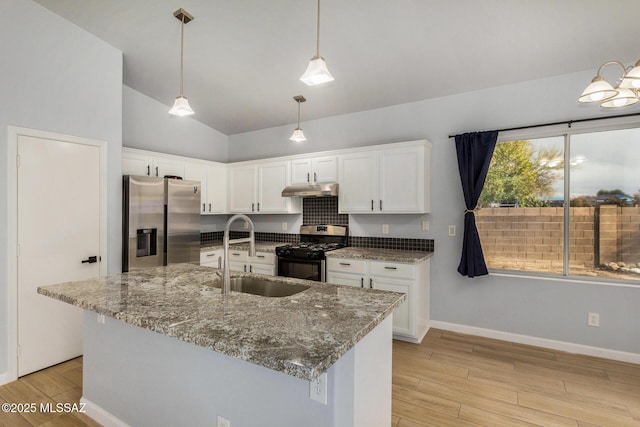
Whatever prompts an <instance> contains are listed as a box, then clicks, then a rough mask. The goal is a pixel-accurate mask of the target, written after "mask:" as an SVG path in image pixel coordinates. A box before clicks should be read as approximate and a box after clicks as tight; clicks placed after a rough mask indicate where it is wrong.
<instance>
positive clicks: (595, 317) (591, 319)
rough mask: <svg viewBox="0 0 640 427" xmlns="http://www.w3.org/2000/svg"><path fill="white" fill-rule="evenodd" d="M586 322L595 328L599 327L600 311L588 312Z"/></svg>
mask: <svg viewBox="0 0 640 427" xmlns="http://www.w3.org/2000/svg"><path fill="white" fill-rule="evenodd" d="M587 323H588V325H589V326H593V327H595V328H598V327H600V313H589V315H588V318H587Z"/></svg>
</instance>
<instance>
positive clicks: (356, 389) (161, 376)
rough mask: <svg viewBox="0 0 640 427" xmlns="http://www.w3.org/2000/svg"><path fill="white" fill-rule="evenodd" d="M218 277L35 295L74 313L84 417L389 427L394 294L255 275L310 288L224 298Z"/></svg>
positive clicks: (143, 274)
mask: <svg viewBox="0 0 640 427" xmlns="http://www.w3.org/2000/svg"><path fill="white" fill-rule="evenodd" d="M234 276H238V277H239V276H255V275H251V274H248V273H238V274H234ZM218 278H219V271H218V270H216V269H211V268H207V267H199V266H193V265H187V264H179V265H173V266H169V267H158V268H153V269H148V270H143V271H139V272H132V273H127V274H122V275H114V276H110V277H106V278H96V279H91V280H86V281H81V282H73V283H65V284H59V285H51V286H43V287H41V288H39V292H40V293H41V294H44V295H47V296H49V297H52V298H55V299H58V300H61V301H64V302H67V303H69V304H72V305H75V306H78V307H80V308H83V309H85V314H84V377H83V400H84V401H85V402H86V403H87V407H88V408H89V410H90V412H89V415H92V416H93V417H94V418H96V419H97V420H98V421H100V422H102V423H105V424H113V425H119V424H120V425H123V424H129V425H216V418H217V416H222V417H225V418H227V419H229V420H230V421H231V422H232V424H231V425H232V426H233V427H239V426H254V425H259V426H298V425H304V426H359V425H367V426H375V425H381V426H382V425H384V426H388V425H389V423H390V419H391V418H390V417H391V344H392V341H391V335H392V332H391V316H390V315H391V313H392V312H393V310H394V308H395V307H397V306H398V305H399V304H400V303H401V302H402V301H403V300H404V298H405V296H404V295H403V294H398V293H390V292H384V291H375V292H371V291H364V290H361V289H357V288H351V287H346V286H336V285H330V284H325V283H317V282H308V281H304V280H298V279H290V278H282V277H274V278H266V277H262V278H263V279H268V280H275V281H281V282H287V283H297V284H303V285H306V286H309V288H308V289H307V290H305V291H303V292H301V293H298V294H295V295H292V296H289V297H282V298H269V297H261V296H256V295H250V294H245V293H240V292H232V293H231V295H229V297H228V299H226V300H225V299H224V298H223V297H222V295H221V294H220V289H219V288H215V287H212V286H211V284H212V282H213V281H214V280H217V279H218ZM95 313H98V316H96V314H95ZM102 316H106V320H105V318H104V317H102ZM103 321H104V323H103ZM325 373H326V375H324V374H325ZM318 380H319V381H320V383H319V384H318V383H316V381H318ZM325 390H326V395H325ZM311 395H313V396H314V398H315V400H312V399H311ZM324 396H326V398H325V397H324ZM325 399H326V400H325ZM323 400H325V401H326V403H323V402H322V401H323Z"/></svg>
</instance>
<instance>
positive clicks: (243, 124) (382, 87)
mask: <svg viewBox="0 0 640 427" xmlns="http://www.w3.org/2000/svg"><path fill="white" fill-rule="evenodd" d="M36 1H37V2H38V3H40V4H41V5H43V6H45V7H47V8H48V9H50V10H52V11H54V12H55V13H57V14H59V15H61V16H63V17H64V18H66V19H67V20H69V21H71V22H73V23H75V24H77V25H78V26H80V27H82V28H84V29H86V30H87V31H89V32H91V33H93V34H95V35H96V36H98V37H100V38H101V39H103V40H105V41H107V42H108V43H110V44H111V45H113V46H115V47H117V48H118V49H120V50H121V51H122V52H124V83H125V84H126V85H127V86H130V87H131V88H133V89H135V90H137V91H139V92H142V93H143V94H146V95H148V96H150V97H151V98H154V99H156V100H158V101H160V102H162V103H163V104H166V105H167V109H168V108H169V106H170V105H171V104H172V103H173V99H174V98H175V97H176V96H177V95H178V92H179V52H180V50H179V49H180V22H179V21H178V20H177V19H176V18H174V17H173V12H174V11H175V10H177V9H178V8H180V7H182V8H184V9H186V10H187V11H188V12H190V13H191V14H192V15H194V18H195V19H194V20H193V21H192V22H191V23H189V24H187V25H186V26H185V83H184V93H185V96H187V97H188V98H189V101H190V103H191V106H192V107H193V109H194V110H195V111H196V116H195V118H196V119H197V120H199V121H201V122H203V123H205V124H207V125H209V126H211V127H213V128H215V129H217V130H219V131H221V132H223V133H225V134H227V135H231V134H235V133H240V132H246V131H251V130H257V129H263V128H267V127H272V126H279V125H284V124H291V123H295V121H296V108H297V107H296V103H295V101H294V100H293V96H294V95H298V94H302V95H304V96H305V97H306V98H307V102H306V103H304V104H302V107H301V111H302V113H301V114H302V122H303V123H304V121H305V120H309V119H315V118H320V117H327V116H333V115H337V114H345V113H351V112H356V111H364V110H370V109H374V108H380V107H384V106H389V105H395V104H401V103H406V102H411V101H417V100H422V99H429V98H435V97H441V96H445V95H450V94H454V93H461V92H466V91H470V90H476V89H481V88H487V87H492V86H498V85H503V84H508V83H515V82H520V81H526V80H531V79H537V78H543V77H548V76H554V75H560V74H565V73H571V72H576V71H584V70H594V72H595V69H596V68H597V67H598V66H599V65H600V64H601V63H602V62H604V61H607V60H621V61H623V62H625V64H626V65H631V63H632V62H633V61H636V60H637V59H638V58H640V44H639V40H640V24H639V23H640V4H639V2H638V0H606V1H604V0H323V1H322V3H321V8H322V9H321V37H320V53H321V54H322V56H323V57H324V58H325V59H326V61H327V64H328V66H329V70H330V71H331V73H332V74H333V75H334V77H335V79H336V80H335V82H333V83H329V84H328V85H324V86H319V87H312V88H310V87H307V86H305V85H304V84H303V83H302V82H300V81H299V80H298V79H299V77H300V75H301V74H302V73H303V72H304V70H305V68H306V66H307V62H308V61H309V59H310V58H311V56H313V55H314V54H315V34H316V25H315V22H316V21H315V20H316V1H315V0H268V1H267V0H36ZM615 73H617V71H615V72H614V75H615ZM586 84H588V82H585V86H586ZM577 95H579V94H576V96H577ZM303 127H304V125H303Z"/></svg>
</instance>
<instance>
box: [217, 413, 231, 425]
mask: <svg viewBox="0 0 640 427" xmlns="http://www.w3.org/2000/svg"><path fill="white" fill-rule="evenodd" d="M218 427H231V421H229V420H228V419H226V418H224V417H221V416H220V415H218Z"/></svg>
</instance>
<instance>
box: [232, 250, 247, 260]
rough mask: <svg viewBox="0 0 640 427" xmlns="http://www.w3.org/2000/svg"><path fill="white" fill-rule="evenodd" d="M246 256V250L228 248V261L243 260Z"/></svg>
mask: <svg viewBox="0 0 640 427" xmlns="http://www.w3.org/2000/svg"><path fill="white" fill-rule="evenodd" d="M247 258H248V256H247V251H238V250H233V249H229V261H236V262H245V261H246V260H247Z"/></svg>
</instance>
